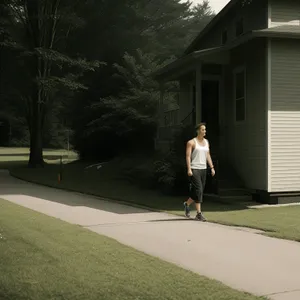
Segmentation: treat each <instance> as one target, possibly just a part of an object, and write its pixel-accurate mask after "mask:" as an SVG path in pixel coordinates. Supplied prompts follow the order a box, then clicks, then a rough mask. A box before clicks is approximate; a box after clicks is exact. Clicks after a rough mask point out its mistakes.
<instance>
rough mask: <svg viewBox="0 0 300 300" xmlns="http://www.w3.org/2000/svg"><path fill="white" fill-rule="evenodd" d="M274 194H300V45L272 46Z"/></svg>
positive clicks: (293, 42) (295, 42)
mask: <svg viewBox="0 0 300 300" xmlns="http://www.w3.org/2000/svg"><path fill="white" fill-rule="evenodd" d="M270 109H271V112H270V120H269V122H270V124H269V126H270V147H271V149H270V153H271V158H270V164H269V168H270V170H269V172H270V186H269V190H270V192H280V191H282V192H288V191H300V41H298V40H272V42H271V107H270Z"/></svg>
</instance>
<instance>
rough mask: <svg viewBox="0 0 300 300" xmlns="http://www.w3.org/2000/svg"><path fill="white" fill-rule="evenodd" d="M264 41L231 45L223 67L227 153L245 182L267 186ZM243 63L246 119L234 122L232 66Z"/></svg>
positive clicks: (263, 188) (257, 186)
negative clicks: (226, 62)
mask: <svg viewBox="0 0 300 300" xmlns="http://www.w3.org/2000/svg"><path fill="white" fill-rule="evenodd" d="M266 53H267V52H266V41H264V40H255V41H252V42H249V43H247V44H245V45H243V46H240V47H238V48H236V49H234V50H233V51H232V53H231V66H230V67H227V68H226V70H225V80H226V81H225V93H226V94H225V95H226V98H225V101H226V110H227V111H226V117H227V124H226V127H225V130H226V135H227V137H226V139H227V145H226V148H227V149H228V150H227V151H228V153H227V155H228V157H229V159H230V161H231V163H232V164H233V165H234V166H235V169H236V171H237V173H238V174H239V175H240V177H241V178H242V179H243V181H244V183H245V185H246V186H247V187H248V188H252V189H261V190H267V184H268V182H267V102H266V101H267V99H266V80H267V73H266V72H267V67H266V66H267V64H266V63H267V61H266V59H267V55H266ZM241 65H244V66H245V67H246V121H244V122H241V123H236V122H235V115H234V98H233V95H234V93H233V70H234V68H235V67H239V66H241Z"/></svg>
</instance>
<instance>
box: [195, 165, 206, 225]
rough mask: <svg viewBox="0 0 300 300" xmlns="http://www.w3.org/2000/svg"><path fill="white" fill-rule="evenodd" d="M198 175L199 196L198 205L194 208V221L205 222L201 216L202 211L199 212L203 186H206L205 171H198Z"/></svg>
mask: <svg viewBox="0 0 300 300" xmlns="http://www.w3.org/2000/svg"><path fill="white" fill-rule="evenodd" d="M199 173H200V174H199V175H200V176H199V177H200V185H199V187H200V188H199V194H198V201H199V203H197V204H196V205H197V206H196V207H198V208H197V215H196V219H197V220H199V221H204V222H205V221H206V218H205V217H204V216H203V214H202V211H201V203H202V202H203V193H204V188H205V184H206V170H200V172H199ZM198 201H197V202H198Z"/></svg>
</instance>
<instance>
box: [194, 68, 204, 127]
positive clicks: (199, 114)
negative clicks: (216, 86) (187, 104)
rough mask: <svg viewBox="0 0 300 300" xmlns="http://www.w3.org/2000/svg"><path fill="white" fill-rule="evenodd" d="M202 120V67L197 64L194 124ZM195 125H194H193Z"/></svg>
mask: <svg viewBox="0 0 300 300" xmlns="http://www.w3.org/2000/svg"><path fill="white" fill-rule="evenodd" d="M201 120H202V65H201V63H200V62H198V63H197V67H196V123H197V124H198V123H200V122H201ZM194 125H196V124H194Z"/></svg>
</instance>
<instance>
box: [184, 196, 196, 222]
mask: <svg viewBox="0 0 300 300" xmlns="http://www.w3.org/2000/svg"><path fill="white" fill-rule="evenodd" d="M193 202H194V200H193V199H192V198H189V199H188V200H187V201H185V202H184V203H183V206H184V214H185V216H186V217H187V218H189V217H190V216H191V209H190V205H191V204H192V203H193Z"/></svg>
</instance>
